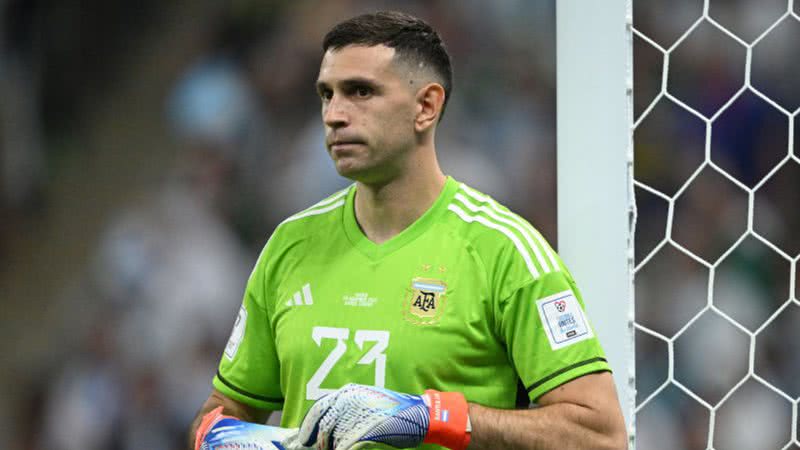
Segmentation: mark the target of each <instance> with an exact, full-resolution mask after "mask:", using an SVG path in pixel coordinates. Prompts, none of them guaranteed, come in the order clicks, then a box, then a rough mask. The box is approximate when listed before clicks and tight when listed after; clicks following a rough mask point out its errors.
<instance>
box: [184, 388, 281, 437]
mask: <svg viewBox="0 0 800 450" xmlns="http://www.w3.org/2000/svg"><path fill="white" fill-rule="evenodd" d="M218 406H222V407H223V408H224V409H223V411H222V413H223V414H225V415H228V416H233V417H236V418H237V419H241V420H243V421H245V422H251V423H264V422H266V421H267V419H268V418H269V415H270V413H271V412H272V411H269V410H263V409H256V408H253V407H252V406H249V405H246V404H244V403H241V402H238V401H236V400H234V399H232V398H230V397H228V396H226V395H225V394H223V393H221V392H220V391H218V390H216V389H214V390H212V391H211V395H210V396H209V397H208V400H206V402H205V403H204V404H203V407H202V408H200V411H198V413H197V416H196V417H195V418H194V420H193V421H192V425H191V427H190V428H189V434H188V435H187V448H188V449H189V450H194V444H195V442H194V439H195V434H196V433H197V428H198V427H199V426H200V421H201V420H202V419H203V416H205V415H206V414H207V413H208V412H209V411H211V410H213V409H214V408H216V407H218Z"/></svg>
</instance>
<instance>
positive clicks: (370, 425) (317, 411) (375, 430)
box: [297, 384, 470, 450]
mask: <svg viewBox="0 0 800 450" xmlns="http://www.w3.org/2000/svg"><path fill="white" fill-rule="evenodd" d="M467 413H468V407H467V401H466V399H465V398H464V395H463V394H461V393H457V392H438V391H433V390H428V391H425V394H424V395H421V396H419V395H409V394H401V393H399V392H394V391H390V390H388V389H383V388H378V387H372V386H363V385H359V384H348V385H346V386H344V387H342V388H341V389H339V390H337V391H336V392H333V393H331V394H329V395H326V396H325V397H322V398H320V399H319V400H317V402H316V403H314V405H312V406H311V409H310V410H309V411H308V413H307V414H306V417H305V418H304V419H303V423H302V425H301V426H300V431H299V434H298V436H297V438H298V441H299V442H300V443H301V444H302V445H304V446H306V447H313V448H316V449H326V450H327V449H330V448H333V449H337V450H348V449H351V448H354V446H356V445H357V444H360V443H363V442H368V443H378V444H386V445H390V446H392V447H395V448H413V447H418V446H420V445H421V444H423V443H431V444H438V445H441V446H443V447H447V448H449V449H453V450H464V449H466V447H467V445H468V444H469V441H470V425H469V417H468V414H467Z"/></svg>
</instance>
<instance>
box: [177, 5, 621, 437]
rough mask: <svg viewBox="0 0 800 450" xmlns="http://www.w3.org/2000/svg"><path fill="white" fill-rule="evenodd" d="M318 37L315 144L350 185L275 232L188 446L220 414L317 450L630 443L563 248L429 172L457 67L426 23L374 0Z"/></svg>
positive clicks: (506, 212)
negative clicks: (321, 138)
mask: <svg viewBox="0 0 800 450" xmlns="http://www.w3.org/2000/svg"><path fill="white" fill-rule="evenodd" d="M323 49H324V52H325V53H324V56H323V58H322V63H321V66H320V72H319V77H318V80H317V91H318V93H319V96H320V99H321V102H322V118H323V121H324V123H325V128H326V144H327V148H328V151H329V154H330V156H331V158H332V159H333V161H334V163H335V166H336V170H337V171H338V172H339V174H341V175H342V176H345V177H347V178H349V179H352V180H354V181H355V183H354V185H353V186H351V187H350V188H348V189H346V190H344V191H342V192H339V193H337V194H334V195H332V196H331V197H329V198H328V199H325V200H323V201H321V202H319V203H317V204H316V205H314V206H312V207H311V208H309V209H307V210H305V211H302V212H300V213H298V214H295V215H294V216H291V217H289V218H288V219H286V220H285V221H284V222H283V223H282V224H281V225H280V226H278V228H277V229H276V231H275V233H274V234H273V235H272V237H271V238H270V240H269V242H268V243H267V245H266V247H265V248H264V250H263V252H262V254H261V255H260V257H259V260H258V262H257V263H256V267H255V269H254V270H253V273H252V275H251V276H250V279H249V281H248V285H247V290H246V292H245V296H244V301H243V305H242V308H241V310H240V313H239V317H238V319H237V321H236V325H235V326H234V331H233V333H232V335H231V339H230V341H229V342H228V345H227V347H226V349H225V352H224V355H223V356H222V360H221V363H220V367H219V371H218V372H217V375H216V377H215V378H214V388H215V389H214V391H213V392H212V394H211V396H210V397H209V399H208V400H207V401H206V403H205V404H204V405H203V407H202V409H201V411H200V413H199V414H198V417H197V420H196V421H195V423H194V425H193V427H192V433H191V436H193V437H194V436H196V435H197V438H198V442H197V444H199V442H201V441H203V439H204V438H203V436H205V435H207V433H208V432H209V431H212V432H213V431H214V430H215V429H217V430H218V429H220V427H217V426H216V425H215V424H216V423H218V422H219V420H220V419H222V418H223V417H225V416H223V414H224V415H227V416H232V417H233V419H231V418H229V419H227V420H228V421H227V422H225V423H232V422H237V421H238V420H241V421H245V422H258V423H263V421H264V420H265V419H266V417H267V416H268V414H269V411H270V410H279V409H281V410H283V415H282V423H281V425H282V426H283V427H300V432H299V436H298V440H299V442H300V444H303V445H305V446H310V447H314V448H337V449H347V448H351V446H352V445H360V446H359V447H358V448H365V447H363V445H365V444H366V445H367V447H366V448H375V447H369V445H372V444H370V443H376V442H377V443H383V444H389V445H392V446H395V447H403V448H406V447H417V446H420V445H421V448H442V447H440V446H436V445H435V444H439V445H443V446H446V447H447V448H454V449H463V448H469V449H621V448H626V432H625V427H624V423H623V419H622V415H621V411H620V408H619V404H618V400H617V397H616V393H615V389H614V384H613V380H612V377H611V375H610V373H609V368H608V364H607V363H606V360H605V359H604V356H603V351H602V349H601V348H600V345H599V343H598V342H597V339H596V337H594V334H593V332H592V329H591V327H590V326H589V324H588V322H587V319H586V317H585V314H584V312H583V310H584V307H583V302H582V300H581V297H580V293H579V292H578V290H577V287H576V286H575V282H574V281H573V279H572V277H571V276H570V274H569V272H568V271H567V269H566V268H565V267H564V265H563V263H562V262H561V260H560V259H559V257H558V256H557V255H556V254H555V252H553V250H552V249H551V248H550V246H549V245H548V244H547V243H546V242H545V241H544V239H543V238H542V237H541V236H540V235H539V233H538V232H537V231H536V230H534V229H533V227H531V226H530V225H529V224H528V223H527V222H526V221H524V220H523V219H521V218H520V217H519V216H517V215H515V214H513V213H511V212H510V211H509V210H508V209H506V208H505V207H503V206H500V205H498V204H497V203H496V202H495V201H494V200H492V199H491V198H489V197H487V196H485V195H483V194H481V193H479V192H477V191H475V190H473V189H471V188H469V187H467V186H465V185H463V184H460V183H458V182H457V181H455V180H453V179H452V178H449V177H446V176H445V175H444V174H443V173H442V171H441V169H440V168H439V165H438V163H437V159H436V151H435V147H434V135H435V131H436V126H437V124H438V122H439V120H440V118H441V116H442V113H443V112H444V109H445V105H446V103H447V100H448V98H449V96H450V90H451V77H452V75H451V68H450V60H449V56H448V55H447V52H446V51H445V48H444V45H443V43H442V41H441V39H440V38H439V36H438V34H437V33H436V32H435V31H434V30H433V29H432V28H431V27H430V26H429V25H428V24H426V23H425V22H423V21H422V20H419V19H417V18H415V17H412V16H409V15H406V14H402V13H395V12H381V13H376V14H368V15H363V16H359V17H355V18H353V19H350V20H347V21H345V22H343V23H340V24H339V25H337V26H336V27H334V28H333V29H332V30H331V31H330V32H329V33H328V35H327V36H326V37H325V40H324V43H323ZM347 383H358V384H347ZM530 402H535V403H537V404H538V407H537V408H534V409H528V408H527V406H528V404H529V403H530ZM220 407H221V408H220ZM210 411H214V412H211V413H210ZM203 417H205V419H204V420H203ZM201 420H202V421H203V424H202V426H199V424H200V422H201ZM198 427H199V433H198ZM215 427H216V428H215ZM423 442H424V444H423ZM277 448H280V447H277ZM352 448H355V447H352Z"/></svg>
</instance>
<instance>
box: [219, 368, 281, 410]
mask: <svg viewBox="0 0 800 450" xmlns="http://www.w3.org/2000/svg"><path fill="white" fill-rule="evenodd" d="M212 384H213V385H214V388H216V389H217V390H218V391H220V392H222V393H223V394H225V396H227V397H229V398H232V399H234V400H236V401H239V402H242V403H244V404H245V405H248V406H252V407H253V408H258V409H269V410H272V411H277V410H280V409H282V408H283V398H271V397H267V396H264V395H259V394H255V393H252V392H249V391H247V390H246V389H243V388H240V387H238V386H236V385H235V384H233V383H232V382H231V381H230V380H228V379H227V378H225V377H224V376H223V375H222V374H221V373H219V371H217V374H216V375H215V376H214V381H213V382H212Z"/></svg>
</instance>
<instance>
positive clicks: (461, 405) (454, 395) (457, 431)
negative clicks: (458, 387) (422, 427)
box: [424, 390, 471, 450]
mask: <svg viewBox="0 0 800 450" xmlns="http://www.w3.org/2000/svg"><path fill="white" fill-rule="evenodd" d="M425 395H426V396H427V397H428V398H427V400H429V403H428V411H429V413H430V426H429V428H428V434H427V435H425V440H424V442H425V443H430V444H437V445H441V446H442V447H446V448H449V449H451V450H465V449H466V448H467V445H469V441H470V431H471V430H470V426H469V425H470V424H469V414H468V413H469V407H468V406H467V400H466V399H465V398H464V394H462V393H460V392H439V391H434V390H427V391H425Z"/></svg>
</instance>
